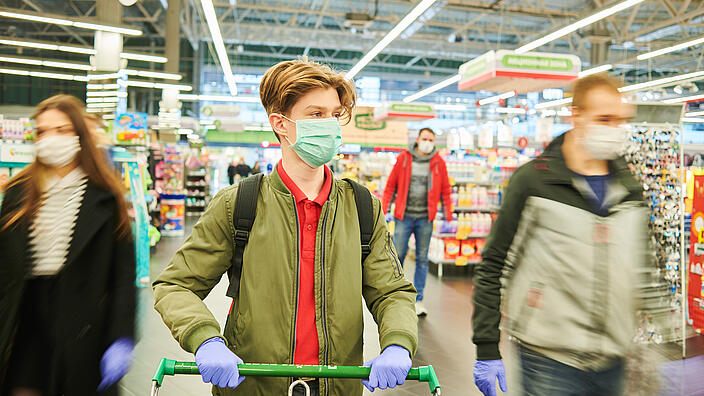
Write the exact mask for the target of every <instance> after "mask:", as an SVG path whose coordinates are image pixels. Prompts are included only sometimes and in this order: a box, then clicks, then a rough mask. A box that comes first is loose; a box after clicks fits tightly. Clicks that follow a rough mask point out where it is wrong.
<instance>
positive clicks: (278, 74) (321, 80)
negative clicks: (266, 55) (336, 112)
mask: <svg viewBox="0 0 704 396" xmlns="http://www.w3.org/2000/svg"><path fill="white" fill-rule="evenodd" d="M317 88H333V89H335V91H337V94H338V96H339V97H340V103H341V104H342V115H341V116H340V120H341V122H342V123H343V124H347V123H348V122H349V121H350V119H351V118H352V109H353V108H354V105H355V101H356V97H357V94H356V91H355V87H354V83H353V82H352V81H348V80H346V79H345V77H344V76H343V75H342V74H340V73H336V72H335V71H334V70H332V69H331V68H330V66H327V65H323V64H320V63H317V62H313V61H309V60H308V59H307V58H301V59H296V60H292V61H286V62H281V63H278V64H276V65H274V66H272V67H270V68H269V70H267V71H266V74H264V78H262V82H261V84H260V85H259V97H260V98H261V101H262V105H264V109H266V113H267V114H271V113H281V114H284V115H288V114H289V112H290V111H291V108H292V107H293V105H294V104H296V102H297V101H298V99H300V98H301V96H303V95H305V94H307V93H308V92H310V91H312V90H314V89H317ZM277 137H278V135H277Z"/></svg>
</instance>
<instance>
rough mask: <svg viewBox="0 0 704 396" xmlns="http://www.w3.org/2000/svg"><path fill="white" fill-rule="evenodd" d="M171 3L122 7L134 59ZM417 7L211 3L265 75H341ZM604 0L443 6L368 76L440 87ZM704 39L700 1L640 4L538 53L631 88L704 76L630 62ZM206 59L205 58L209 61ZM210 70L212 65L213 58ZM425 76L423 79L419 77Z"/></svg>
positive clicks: (692, 55) (34, 6)
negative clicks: (316, 70) (137, 33)
mask: <svg viewBox="0 0 704 396" xmlns="http://www.w3.org/2000/svg"><path fill="white" fill-rule="evenodd" d="M168 1H182V15H181V22H182V24H181V26H182V36H183V37H184V38H186V39H187V40H188V42H189V43H190V44H191V46H193V47H194V49H196V48H198V47H200V48H201V50H205V51H209V52H211V53H213V54H214V51H213V50H212V46H211V45H210V41H209V40H210V35H209V33H208V29H207V26H206V25H205V23H204V22H203V21H204V19H203V18H202V8H201V6H200V0H168ZM166 2H167V0H140V1H138V2H137V4H136V5H134V6H131V7H125V9H124V23H129V24H138V25H141V26H142V27H143V30H144V32H145V35H144V36H143V37H139V38H129V39H127V41H126V44H125V45H126V47H127V48H128V49H130V50H134V51H143V52H151V51H154V50H157V51H160V50H163V48H162V47H163V45H164V38H163V37H164V30H165V14H166V13H165V9H164V5H165V3H166ZM415 3H416V1H415V0H413V1H411V0H379V1H378V2H375V0H216V1H215V8H216V12H217V13H218V15H219V17H220V18H219V19H220V27H221V30H222V32H223V37H224V38H225V41H226V45H227V48H228V52H229V53H230V58H231V61H232V65H233V69H234V71H235V72H257V71H259V72H261V71H263V70H264V69H266V68H267V67H268V66H270V65H272V64H274V63H276V62H278V61H280V60H284V59H291V58H293V57H296V56H299V55H308V56H309V57H312V58H314V59H316V60H320V61H323V62H327V63H331V64H333V65H334V66H336V67H337V68H339V69H348V68H350V67H351V66H352V65H353V64H354V63H355V62H356V60H357V59H359V58H360V57H361V56H362V55H363V53H364V52H365V51H367V50H368V49H370V48H371V47H372V46H373V45H374V44H375V43H376V42H377V41H378V40H379V39H380V38H381V37H383V35H384V34H386V32H388V31H389V30H390V29H391V28H392V26H393V25H394V24H395V23H396V22H397V21H398V20H399V19H400V18H402V17H403V16H404V15H405V14H406V13H407V12H408V11H409V10H410V9H411V8H412V6H413V5H414V4H415ZM610 3H613V1H610V0H445V1H438V2H437V3H436V5H435V6H434V7H433V8H432V10H433V11H435V14H434V15H433V16H432V18H430V19H429V20H427V21H426V22H425V23H423V24H419V25H417V26H416V27H417V30H416V31H415V32H411V33H412V34H410V35H408V37H405V38H399V39H397V40H396V41H394V42H393V43H392V44H391V45H390V46H389V47H387V49H386V50H385V51H384V52H382V54H381V55H380V56H378V57H377V58H376V59H375V60H374V61H373V62H372V63H371V64H370V65H369V66H367V68H365V69H364V70H363V72H362V75H364V74H374V75H381V76H385V77H398V78H401V79H413V78H423V79H425V80H428V79H430V80H433V79H440V78H442V77H445V76H447V75H450V74H452V73H456V71H457V68H458V66H459V65H460V64H462V63H464V62H466V61H467V60H469V59H472V58H474V57H475V56H478V55H480V54H482V53H484V52H486V51H487V50H491V49H499V48H506V49H513V48H517V47H518V46H520V45H521V44H525V43H526V42H528V41H530V40H532V39H534V38H537V37H540V36H541V35H543V34H545V33H548V32H550V31H552V30H555V29H556V28H558V27H561V26H564V25H566V24H569V23H571V22H574V21H576V20H577V19H579V18H581V17H584V16H586V15H588V14H590V13H591V12H593V10H594V9H597V8H599V7H602V6H604V5H608V4H610ZM0 4H2V5H3V6H6V7H12V8H24V9H30V10H35V11H43V12H50V13H58V14H65V15H72V16H79V15H94V13H95V1H84V0H66V1H55V0H0ZM4 22H5V23H3V24H2V26H0V34H2V35H14V36H18V37H26V38H37V39H43V40H48V39H52V38H56V39H58V40H60V41H64V42H71V43H78V42H80V43H82V44H90V43H91V42H92V37H93V34H92V32H90V31H77V30H70V29H63V28H61V27H57V26H53V25H43V24H34V23H27V22H22V21H4ZM702 35H704V1H702V0H646V1H644V2H643V3H641V4H640V5H638V6H635V7H632V8H630V9H628V10H626V11H623V12H620V13H618V14H616V15H614V16H612V17H610V18H608V19H606V20H605V21H604V22H600V23H598V24H595V25H592V27H591V28H589V29H585V30H580V31H579V32H577V33H573V34H570V35H568V36H566V37H564V38H563V39H560V40H557V41H555V42H553V43H551V44H549V45H546V46H543V47H541V48H539V49H538V50H539V51H554V52H563V53H574V54H577V55H579V57H580V58H581V59H582V61H583V62H584V63H585V66H586V68H588V67H589V66H587V65H589V64H590V63H592V62H591V61H596V62H595V63H597V64H598V63H602V62H604V61H606V62H608V63H613V64H616V65H618V66H617V68H616V70H615V72H617V73H620V74H622V75H624V76H625V77H626V79H627V80H631V81H632V80H634V79H636V78H637V77H638V76H641V75H643V74H649V75H651V76H653V77H658V76H661V75H667V74H670V73H676V72H687V71H693V70H701V69H702V68H704V64H703V56H702V55H703V53H704V46H699V47H695V48H690V49H689V50H688V51H682V52H679V53H673V54H669V55H665V56H660V57H657V58H654V59H651V60H650V61H636V60H635V56H636V55H637V54H639V53H643V52H647V51H648V50H649V49H657V48H661V47H665V46H668V45H672V44H675V43H679V42H682V41H685V40H687V39H688V38H694V37H698V36H702ZM597 42H607V43H609V47H610V48H609V49H608V51H607V56H606V58H605V59H598V58H597V57H594V56H595V55H593V53H594V52H597V51H595V50H593V47H594V45H593V43H597ZM206 58H207V57H206ZM211 62H213V61H212V60H211ZM421 76H422V77H421Z"/></svg>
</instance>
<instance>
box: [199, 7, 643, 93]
mask: <svg viewBox="0 0 704 396" xmlns="http://www.w3.org/2000/svg"><path fill="white" fill-rule="evenodd" d="M201 1H206V0H201ZM207 1H209V0H207ZM435 1H436V0H421V2H419V3H418V5H416V6H415V7H414V8H413V9H412V10H411V11H410V12H409V13H408V14H406V16H405V17H403V19H401V21H399V23H398V24H396V26H394V27H393V29H391V30H390V31H389V32H388V33H386V36H384V37H383V38H382V39H381V40H380V41H379V42H378V43H376V45H375V46H374V47H372V49H371V50H369V52H367V53H366V54H365V55H364V56H363V57H362V59H360V60H359V61H358V62H357V63H356V64H355V65H354V66H352V69H350V71H348V72H347V74H345V78H346V79H348V80H351V79H353V78H354V76H356V75H357V73H359V72H360V71H361V70H362V69H364V67H365V66H367V64H369V62H371V61H372V60H373V59H374V58H376V56H377V55H379V53H380V52H381V51H383V50H384V48H386V47H387V46H388V45H389V44H390V43H391V42H392V41H394V40H395V39H396V37H398V36H399V35H400V34H401V33H403V31H404V30H406V29H407V28H408V26H410V25H411V24H412V23H413V22H414V21H415V20H416V19H417V18H418V17H419V16H421V15H422V14H423V13H424V12H425V11H426V10H427V9H428V8H430V6H432V5H433V3H435ZM641 1H642V0H641Z"/></svg>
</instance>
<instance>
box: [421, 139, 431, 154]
mask: <svg viewBox="0 0 704 396" xmlns="http://www.w3.org/2000/svg"><path fill="white" fill-rule="evenodd" d="M433 149H435V143H433V142H431V141H428V140H421V141H420V142H418V150H419V151H420V152H421V153H423V154H430V153H432V152H433Z"/></svg>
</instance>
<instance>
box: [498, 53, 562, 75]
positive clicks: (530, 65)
mask: <svg viewBox="0 0 704 396" xmlns="http://www.w3.org/2000/svg"><path fill="white" fill-rule="evenodd" d="M501 64H503V65H504V66H505V67H510V68H514V69H533V70H548V71H565V72H566V71H570V70H572V67H573V66H574V65H573V64H572V61H571V60H569V59H567V58H550V57H547V56H534V55H516V54H509V55H504V57H503V58H501Z"/></svg>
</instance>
